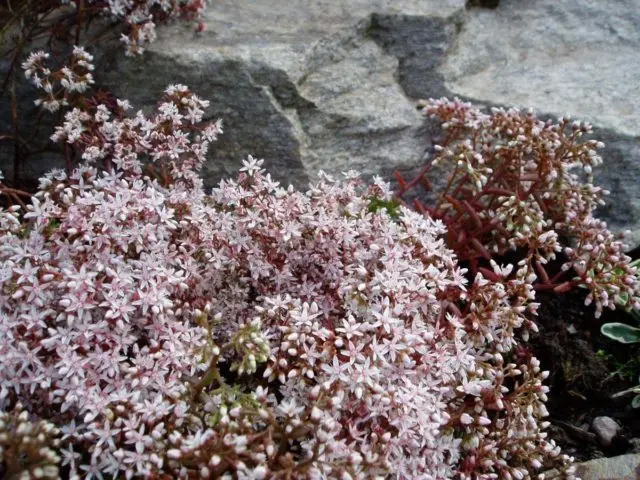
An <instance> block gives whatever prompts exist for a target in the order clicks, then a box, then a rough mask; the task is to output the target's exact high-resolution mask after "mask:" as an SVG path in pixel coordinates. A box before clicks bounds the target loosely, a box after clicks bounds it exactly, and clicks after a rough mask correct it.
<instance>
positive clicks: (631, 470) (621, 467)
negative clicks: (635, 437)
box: [544, 454, 640, 480]
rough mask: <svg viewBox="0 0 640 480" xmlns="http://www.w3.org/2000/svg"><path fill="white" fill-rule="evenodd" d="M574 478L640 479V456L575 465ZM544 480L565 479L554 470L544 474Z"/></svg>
mask: <svg viewBox="0 0 640 480" xmlns="http://www.w3.org/2000/svg"><path fill="white" fill-rule="evenodd" d="M576 476H577V477H579V478H581V479H582V480H637V479H638V478H640V454H629V455H620V456H618V457H612V458H597V459H595V460H589V461H588V462H582V463H578V464H576ZM544 478H545V480H560V479H563V478H565V477H564V476H562V475H561V474H559V473H558V472H557V471H555V470H550V471H548V472H545V474H544Z"/></svg>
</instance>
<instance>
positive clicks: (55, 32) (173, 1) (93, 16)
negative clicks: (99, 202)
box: [0, 0, 206, 188]
mask: <svg viewBox="0 0 640 480" xmlns="http://www.w3.org/2000/svg"><path fill="white" fill-rule="evenodd" d="M205 7H206V0H11V1H6V2H2V4H1V5H0V58H2V60H3V67H2V69H1V70H2V75H1V76H0V98H1V99H2V100H3V101H6V103H5V104H4V106H3V109H4V111H5V112H6V120H7V123H8V124H9V125H10V128H8V129H6V131H3V132H0V142H3V144H4V148H7V144H10V145H11V147H12V151H13V174H12V175H11V178H10V179H8V181H9V182H10V184H11V185H12V186H13V187H14V188H18V186H19V185H20V184H22V185H23V186H24V185H25V184H26V181H27V179H26V178H21V173H20V171H21V170H22V169H23V167H24V165H25V163H27V162H29V161H30V160H31V159H33V158H34V157H37V155H39V154H41V153H43V152H49V151H51V150H52V144H50V143H49V142H46V141H43V139H46V138H47V137H48V134H47V129H48V128H51V125H52V124H53V125H55V124H57V123H59V122H60V120H61V118H62V116H63V114H64V111H66V110H67V109H68V108H72V107H73V106H75V105H74V104H73V100H74V99H75V98H80V96H79V95H78V94H79V93H82V92H84V90H85V89H86V88H88V86H89V85H90V84H92V83H93V77H92V73H91V71H89V70H87V69H86V68H85V67H86V65H89V64H90V63H91V60H90V59H88V60H87V57H90V55H89V54H88V53H87V51H86V50H85V49H84V48H80V47H79V45H83V46H84V47H85V48H89V49H91V48H92V47H95V46H97V45H100V44H103V43H104V42H105V40H110V39H112V38H118V37H119V38H120V41H121V42H122V44H123V45H124V47H125V48H124V51H125V54H126V55H129V56H136V55H140V54H142V53H143V52H144V48H145V46H146V45H147V44H149V43H151V42H153V41H154V40H155V38H156V27H157V26H158V25H162V24H166V23H169V22H171V21H173V20H175V19H182V20H186V21H193V22H197V24H196V26H195V29H196V31H202V29H203V28H204V24H203V23H202V21H201V15H202V13H203V12H204V9H205ZM34 48H46V53H45V52H38V53H37V54H31V55H30V56H28V57H27V52H28V51H29V50H31V49H34ZM34 55H35V56H34ZM45 60H46V62H45ZM24 62H27V63H30V64H31V66H32V67H33V68H27V70H26V71H27V74H28V78H29V79H30V80H31V81H32V82H34V83H35V84H36V85H37V86H38V88H41V89H42V90H43V95H42V97H41V98H39V99H38V100H36V104H37V105H42V106H44V107H45V109H47V110H48V111H49V112H51V113H53V112H56V111H58V110H60V109H61V108H62V109H63V111H62V112H59V113H58V114H57V115H55V118H54V119H51V120H50V119H49V118H47V116H45V115H42V113H43V112H42V111H41V110H38V109H35V111H32V109H30V108H29V107H28V105H27V104H24V103H23V102H22V101H21V100H20V99H21V98H22V97H23V96H24V95H23V94H22V92H21V91H20V90H21V87H22V85H21V84H20V83H21V82H20V79H19V76H20V74H21V70H20V66H21V64H23V63H24ZM45 63H47V65H45ZM52 65H60V66H61V67H62V68H61V69H60V70H56V69H55V67H54V66H52ZM39 67H42V68H41V69H40V71H39V72H38V74H36V70H37V69H38V68H39ZM29 73H31V75H29ZM69 87H70V88H69ZM100 97H101V98H100V101H98V102H97V103H98V104H101V103H108V95H107V94H106V93H104V92H102V93H101V94H100ZM42 133H44V135H42ZM64 155H65V156H66V157H67V173H70V172H71V168H72V167H71V166H70V160H69V152H68V151H66V150H65V151H64Z"/></svg>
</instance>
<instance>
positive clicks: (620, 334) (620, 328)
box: [600, 322, 640, 343]
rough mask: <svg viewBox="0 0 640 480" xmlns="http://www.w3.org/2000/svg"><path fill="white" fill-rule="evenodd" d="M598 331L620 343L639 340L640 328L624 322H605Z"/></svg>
mask: <svg viewBox="0 0 640 480" xmlns="http://www.w3.org/2000/svg"><path fill="white" fill-rule="evenodd" d="M600 332H602V334H604V335H606V336H607V337H609V338H612V339H613V340H616V341H618V342H620V343H637V342H640V328H635V327H632V326H630V325H626V324H624V323H616V322H614V323H605V324H604V325H602V327H601V328H600Z"/></svg>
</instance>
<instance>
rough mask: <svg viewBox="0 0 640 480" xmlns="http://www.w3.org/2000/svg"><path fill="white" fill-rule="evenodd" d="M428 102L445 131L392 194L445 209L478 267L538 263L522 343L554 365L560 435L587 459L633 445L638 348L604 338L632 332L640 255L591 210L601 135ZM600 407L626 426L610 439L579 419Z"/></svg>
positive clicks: (420, 206)
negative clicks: (531, 318) (534, 305)
mask: <svg viewBox="0 0 640 480" xmlns="http://www.w3.org/2000/svg"><path fill="white" fill-rule="evenodd" d="M421 108H422V109H423V111H424V113H425V114H426V115H428V116H430V117H432V118H434V119H436V120H437V121H439V122H441V123H442V127H443V130H442V136H441V138H440V139H439V140H438V143H439V145H435V148H434V152H433V156H432V158H431V159H430V161H429V163H427V164H425V165H424V167H423V168H422V169H421V170H420V171H419V172H418V174H417V175H416V176H415V177H413V178H411V179H409V180H406V179H405V178H403V177H402V176H401V175H400V174H399V173H398V174H397V175H396V176H397V180H398V191H397V194H396V197H395V201H396V203H397V204H403V203H408V204H410V205H413V206H414V208H416V209H417V210H418V211H422V212H425V214H426V215H428V216H430V217H433V218H438V219H441V220H442V221H443V222H444V223H445V225H446V226H447V231H448V233H447V235H446V239H447V244H448V245H449V247H450V248H452V250H453V251H454V252H456V254H457V255H458V257H459V258H460V259H461V260H462V262H463V265H466V266H468V267H469V268H470V270H471V271H472V272H473V271H484V267H486V265H487V262H488V261H489V259H493V260H495V261H504V262H510V263H514V264H519V265H522V264H526V265H528V266H529V267H530V268H532V269H533V270H534V271H535V273H536V274H537V275H536V277H535V278H534V277H532V286H533V288H534V290H535V291H536V299H537V300H538V301H540V302H541V308H539V315H537V316H536V319H535V321H536V324H537V326H538V327H539V329H540V332H538V333H535V334H534V335H533V336H532V338H531V339H528V341H527V337H526V336H525V337H523V338H522V341H521V342H520V345H519V347H518V348H519V349H520V351H528V352H530V353H531V352H533V353H535V354H536V355H537V356H538V358H540V359H541V361H542V364H543V365H544V368H545V369H549V370H550V371H551V377H550V379H549V384H550V385H551V386H552V390H551V392H552V394H551V395H550V402H549V405H550V407H549V408H550V411H551V417H550V421H551V422H552V435H553V438H556V439H558V440H560V443H562V445H563V447H565V448H567V451H570V452H571V453H572V454H573V455H576V456H577V457H578V458H579V459H580V460H589V459H592V458H597V457H600V456H611V455H616V454H621V453H630V452H633V451H634V450H633V438H636V437H639V436H640V430H639V428H638V427H640V424H639V422H638V421H637V413H635V412H634V411H633V410H632V409H630V406H629V404H630V403H631V402H629V400H628V398H629V397H627V398H626V399H625V398H623V397H624V395H622V393H625V394H626V393H632V392H634V391H635V390H636V386H637V372H636V371H634V372H633V374H632V375H628V374H625V375H620V374H617V373H616V372H619V371H620V367H621V366H625V367H624V368H625V369H627V368H628V365H632V364H633V363H634V362H635V361H636V358H637V349H634V348H633V345H631V346H629V347H626V346H623V347H622V348H621V347H620V346H619V345H618V346H616V345H615V344H614V342H612V341H611V340H609V338H615V339H623V337H624V340H625V342H628V341H631V340H632V338H631V337H632V336H633V334H635V331H636V330H635V328H634V325H635V323H636V322H635V321H634V319H636V317H637V311H638V310H637V307H638V282H637V275H638V272H637V269H636V268H635V267H637V261H634V262H632V261H631V258H629V256H628V255H626V254H625V253H624V249H625V245H624V244H623V242H622V241H621V239H620V238H619V237H618V236H614V235H613V234H612V233H611V232H610V231H609V230H608V229H607V226H606V224H604V223H603V222H601V221H599V220H598V219H597V218H596V217H595V213H596V208H597V207H598V206H599V205H601V204H602V203H603V202H604V198H605V195H606V193H607V192H606V191H604V190H602V189H601V188H598V187H596V186H594V185H593V180H592V176H591V173H592V168H593V167H595V166H598V165H599V164H600V163H601V161H602V160H601V158H600V156H599V154H598V152H597V150H598V149H600V148H602V147H603V145H602V144H601V143H600V142H598V141H597V140H595V139H593V138H592V135H590V134H591V126H590V125H588V124H584V123H581V122H571V121H570V120H569V119H568V118H563V119H561V120H560V121H558V122H553V121H546V122H543V121H540V120H538V119H537V118H536V117H535V116H534V115H533V114H532V113H531V112H521V111H519V110H516V109H510V110H504V109H492V110H491V111H489V112H488V113H484V112H482V111H480V110H479V109H478V108H476V107H474V106H472V105H471V104H469V103H465V102H462V101H460V100H458V99H454V100H447V99H441V100H430V101H428V102H422V104H421ZM585 137H587V139H585ZM439 178H444V179H445V180H444V181H442V182H438V181H437V179H439ZM630 255H632V253H630ZM636 257H637V255H636ZM634 258H635V257H634ZM601 331H602V333H603V334H604V335H602V334H601V333H600V332H601ZM605 335H607V337H609V338H607V337H605ZM603 352H604V353H603ZM554 393H555V395H554ZM602 415H605V416H610V417H613V418H616V419H617V420H618V422H619V423H620V424H621V425H622V428H621V431H620V434H619V436H618V438H617V440H616V442H615V444H614V445H611V446H610V447H606V448H603V446H602V445H598V443H597V441H596V439H595V435H594V434H593V433H591V432H588V431H587V429H585V428H584V425H585V422H587V423H586V425H587V426H588V424H589V422H590V421H591V420H593V419H594V418H595V417H597V416H602ZM587 428H588V427H587Z"/></svg>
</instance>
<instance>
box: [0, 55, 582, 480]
mask: <svg viewBox="0 0 640 480" xmlns="http://www.w3.org/2000/svg"><path fill="white" fill-rule="evenodd" d="M87 70H89V69H88V67H87ZM206 106H207V102H206V101H204V100H201V99H199V98H198V97H197V96H195V95H194V94H193V93H191V92H190V91H189V89H188V88H186V87H184V86H181V85H174V86H171V87H169V88H168V89H167V91H166V96H165V98H164V100H163V101H162V103H161V104H160V105H159V107H158V109H157V112H156V113H155V114H154V115H152V116H145V115H144V114H143V113H141V112H138V113H137V114H135V115H129V114H127V109H128V104H127V103H126V102H121V101H117V102H114V103H112V104H103V103H99V104H96V103H92V102H89V103H88V104H84V105H83V104H79V106H77V107H74V108H73V109H72V110H70V111H69V112H67V113H66V115H65V120H64V123H63V124H62V125H61V126H60V127H59V128H58V129H57V131H56V133H55V134H54V139H55V140H56V141H58V142H63V143H65V144H67V145H68V146H70V147H73V148H74V149H77V151H78V154H79V155H80V156H81V157H82V159H83V160H84V164H83V165H81V166H80V167H78V168H76V169H74V170H72V171H71V173H66V172H63V171H53V172H51V173H50V174H49V175H47V176H46V177H44V178H43V179H42V180H41V183H40V188H39V190H38V192H37V193H36V194H35V195H34V196H33V197H32V198H31V199H30V200H29V201H28V202H25V203H26V204H25V207H24V208H21V207H20V205H16V206H14V207H11V208H9V209H6V210H5V209H3V210H0V265H2V268H1V269H0V361H1V362H2V365H3V367H4V368H3V369H2V370H1V371H0V409H1V410H3V411H6V412H9V411H12V410H14V411H16V412H20V413H17V415H18V418H19V419H21V420H20V421H22V422H25V421H26V420H27V419H28V420H29V421H30V422H31V425H37V427H21V428H22V429H25V430H24V431H25V432H26V431H27V430H28V429H29V428H46V432H47V433H48V434H50V435H52V436H53V437H55V438H50V437H48V436H46V435H44V436H42V437H41V436H37V437H36V438H35V440H34V442H35V444H36V445H38V446H41V447H42V449H41V450H39V451H41V452H45V453H46V454H47V460H48V462H49V464H47V466H46V468H47V470H46V472H47V474H48V473H53V468H54V467H57V468H59V471H60V472H61V475H63V476H69V477H71V478H78V477H80V476H81V477H84V478H121V477H125V478H133V477H134V476H136V477H137V476H148V477H151V478H229V479H231V478H256V479H261V478H339V479H356V478H388V477H395V478H425V479H429V478H430V479H448V478H457V479H508V480H509V479H518V480H520V479H526V478H536V477H538V476H539V474H540V472H541V471H542V470H543V469H544V468H547V467H551V466H560V467H562V468H564V469H565V472H566V473H565V475H566V477H567V478H574V476H573V473H572V467H571V466H570V459H569V458H568V457H566V456H565V455H563V454H561V452H560V450H559V448H558V447H557V446H556V445H555V444H554V442H553V441H552V440H549V439H548V438H547V434H546V433H545V432H544V429H545V428H546V426H547V423H546V422H545V421H544V417H545V416H546V415H547V411H546V408H545V405H544V402H545V401H546V392H547V387H545V386H543V384H542V382H543V380H544V379H545V377H546V376H547V372H543V371H541V370H540V366H539V362H538V361H537V360H536V359H535V358H533V357H531V356H530V355H528V354H526V353H524V354H523V353H522V352H520V351H519V350H516V349H515V347H516V334H517V333H518V332H527V331H528V330H535V324H534V323H533V322H532V321H531V319H530V316H531V315H534V314H535V311H536V308H537V304H536V303H535V302H534V297H535V294H534V289H533V287H532V283H533V281H534V279H535V273H534V271H533V269H532V268H531V266H530V264H529V263H527V262H521V263H520V264H519V265H518V266H517V268H516V269H514V268H513V267H512V266H500V265H498V264H497V263H495V262H491V263H490V264H489V265H488V268H486V269H483V270H482V271H479V272H478V274H477V275H476V276H475V277H474V278H473V280H472V281H469V280H468V279H467V277H466V275H465V274H466V271H465V270H464V269H462V268H461V267H460V266H459V265H458V258H457V257H456V255H455V253H454V252H453V251H452V250H451V249H450V248H449V247H448V246H447V244H446V242H445V241H444V238H443V236H444V235H446V233H447V232H446V228H445V224H444V223H443V222H442V221H441V220H440V219H432V218H430V217H428V216H423V215H422V214H420V213H417V212H414V211H412V210H410V209H408V208H406V207H404V206H398V205H396V204H395V203H394V202H393V200H392V193H391V191H390V189H389V185H388V184H386V183H384V182H383V181H382V180H380V179H375V180H374V183H373V184H371V185H365V184H364V183H363V182H362V181H361V180H360V179H359V178H358V176H357V175H356V174H355V173H353V172H349V173H347V174H346V175H345V178H344V179H343V180H336V179H334V178H332V177H331V176H329V175H326V174H324V173H321V174H320V180H319V182H318V183H316V184H314V185H312V186H311V187H310V189H309V191H307V192H306V193H302V192H298V191H296V190H294V189H293V188H292V187H289V188H283V187H281V186H280V185H279V184H278V183H277V182H275V181H273V180H272V179H271V177H270V176H269V175H268V174H266V173H265V172H264V170H263V169H262V161H258V160H255V159H253V158H251V157H249V159H248V160H246V161H245V162H243V167H242V168H241V169H240V172H239V175H238V177H237V178H236V179H233V180H224V181H222V182H221V183H220V185H219V187H217V188H215V189H213V191H212V192H210V193H205V192H204V190H203V188H202V182H201V180H200V179H199V177H198V172H199V169H200V168H201V167H202V165H203V163H204V161H205V155H206V152H207V149H208V147H209V144H210V142H211V141H213V140H215V138H216V137H217V135H219V134H220V133H221V128H220V125H219V124H210V125H204V126H200V125H199V122H200V121H201V120H202V114H203V109H204V108H205V107H206ZM0 191H2V192H3V193H6V194H10V193H12V192H11V191H10V189H7V187H4V186H2V185H0ZM4 415H6V414H4ZM3 418H4V417H3ZM38 422H40V423H38ZM5 423H6V422H5ZM8 438H9V437H7V436H2V435H0V451H7V448H13V447H12V445H11V443H10V442H11V441H10V440H9V439H8ZM38 442H40V443H38ZM51 447H55V453H52V454H49V453H48V450H47V449H48V448H51ZM45 453H42V455H45ZM56 455H57V456H59V462H57V463H56V459H57V457H56ZM26 460H27V461H25V462H24V464H23V465H22V466H21V468H23V469H24V471H25V472H35V470H34V469H35V468H40V467H39V465H40V464H37V465H36V464H35V463H34V464H31V463H30V462H31V457H28V458H27V459H26ZM4 462H5V463H4V464H3V465H2V467H0V468H5V469H6V468H7V466H6V465H7V463H6V460H5V461H4ZM33 462H41V459H40V458H39V457H34V460H33ZM12 465H13V464H12ZM12 468H14V467H12ZM43 472H44V470H43ZM539 478H542V477H541V476H540V477H539Z"/></svg>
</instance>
